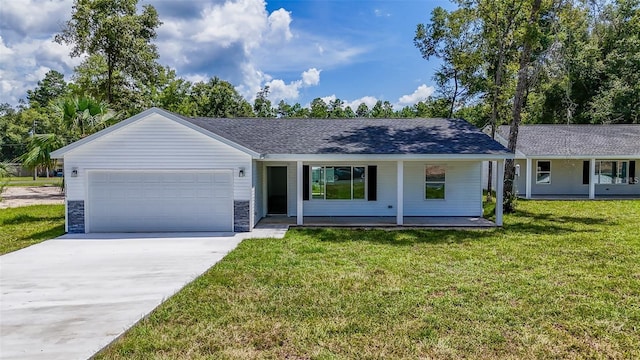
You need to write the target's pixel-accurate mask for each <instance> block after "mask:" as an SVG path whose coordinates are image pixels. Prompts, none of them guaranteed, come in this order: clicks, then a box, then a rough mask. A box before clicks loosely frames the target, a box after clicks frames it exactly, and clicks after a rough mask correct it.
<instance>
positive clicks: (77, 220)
mask: <svg viewBox="0 0 640 360" xmlns="http://www.w3.org/2000/svg"><path fill="white" fill-rule="evenodd" d="M67 221H68V229H67V230H68V232H69V234H84V200H69V201H67Z"/></svg>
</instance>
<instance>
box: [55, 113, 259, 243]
mask: <svg viewBox="0 0 640 360" xmlns="http://www.w3.org/2000/svg"><path fill="white" fill-rule="evenodd" d="M51 156H52V157H54V158H58V159H64V177H65V200H66V211H65V212H66V223H65V228H66V231H67V232H69V233H107V232H184V231H191V232H232V231H233V232H244V231H251V229H252V228H253V220H254V218H253V216H252V213H253V209H252V207H251V202H250V201H251V198H252V196H253V182H252V170H253V167H252V162H253V159H254V158H257V157H259V154H257V153H255V151H252V150H250V149H247V148H246V147H244V146H242V145H239V144H237V143H235V142H232V141H230V140H228V139H226V138H224V137H221V136H219V135H217V134H215V133H212V132H210V131H208V130H205V129H203V128H202V127H199V126H195V125H194V124H192V123H190V122H188V121H186V120H185V119H183V118H181V117H180V116H176V115H175V114H171V113H167V112H165V111H162V110H160V109H150V110H147V111H145V112H143V113H140V114H138V115H136V116H134V117H131V118H129V119H127V120H124V121H121V122H119V123H117V124H115V125H113V126H110V127H109V128H107V129H104V130H102V131H100V132H97V133H95V134H93V135H90V136H87V137H85V138H83V139H82V140H79V141H76V142H75V143H72V144H70V145H67V146H65V147H64V148H61V149H59V150H56V151H54V152H53V153H52V154H51Z"/></svg>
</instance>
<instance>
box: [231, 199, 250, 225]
mask: <svg viewBox="0 0 640 360" xmlns="http://www.w3.org/2000/svg"><path fill="white" fill-rule="evenodd" d="M250 222H251V216H250V213H249V200H234V201H233V231H235V232H247V231H251V227H250Z"/></svg>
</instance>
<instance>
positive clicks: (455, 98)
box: [413, 7, 482, 117]
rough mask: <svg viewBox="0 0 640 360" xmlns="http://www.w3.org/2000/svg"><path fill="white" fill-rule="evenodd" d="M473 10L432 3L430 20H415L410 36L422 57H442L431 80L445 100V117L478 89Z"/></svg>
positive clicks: (479, 59)
mask: <svg viewBox="0 0 640 360" xmlns="http://www.w3.org/2000/svg"><path fill="white" fill-rule="evenodd" d="M474 14H475V12H474V11H473V10H472V9H470V8H465V7H462V8H460V9H458V10H456V11H453V12H448V11H446V10H445V9H443V8H441V7H436V8H435V9H433V11H432V12H431V22H430V23H428V24H426V25H425V24H418V26H417V28H416V34H415V37H414V39H413V42H414V45H415V46H416V47H417V48H418V50H420V53H421V54H422V57H423V58H424V59H425V60H429V59H430V58H431V57H433V56H435V57H438V58H440V59H441V60H442V65H441V66H440V68H439V69H438V70H437V71H436V73H435V75H434V80H435V81H436V84H437V85H438V90H439V92H440V94H441V96H442V97H443V98H445V99H447V100H448V102H449V113H448V114H447V116H446V117H453V112H454V110H455V109H459V108H461V107H463V106H464V104H465V102H466V101H467V100H468V99H470V98H471V97H472V96H473V95H475V94H476V93H477V92H479V91H480V86H481V83H482V78H481V65H482V54H481V52H480V49H481V46H482V42H481V40H480V38H479V34H478V33H477V32H474V30H475V29H474V25H475V20H476V19H475V18H474Z"/></svg>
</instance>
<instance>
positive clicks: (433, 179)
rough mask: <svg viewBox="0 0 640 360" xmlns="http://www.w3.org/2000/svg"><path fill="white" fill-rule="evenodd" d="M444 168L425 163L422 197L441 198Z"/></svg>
mask: <svg viewBox="0 0 640 360" xmlns="http://www.w3.org/2000/svg"><path fill="white" fill-rule="evenodd" d="M445 179H446V170H445V168H444V167H443V166H438V165H427V167H426V169H425V188H424V197H425V199H427V200H438V199H440V200H442V199H444V194H445V183H446V181H445Z"/></svg>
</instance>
